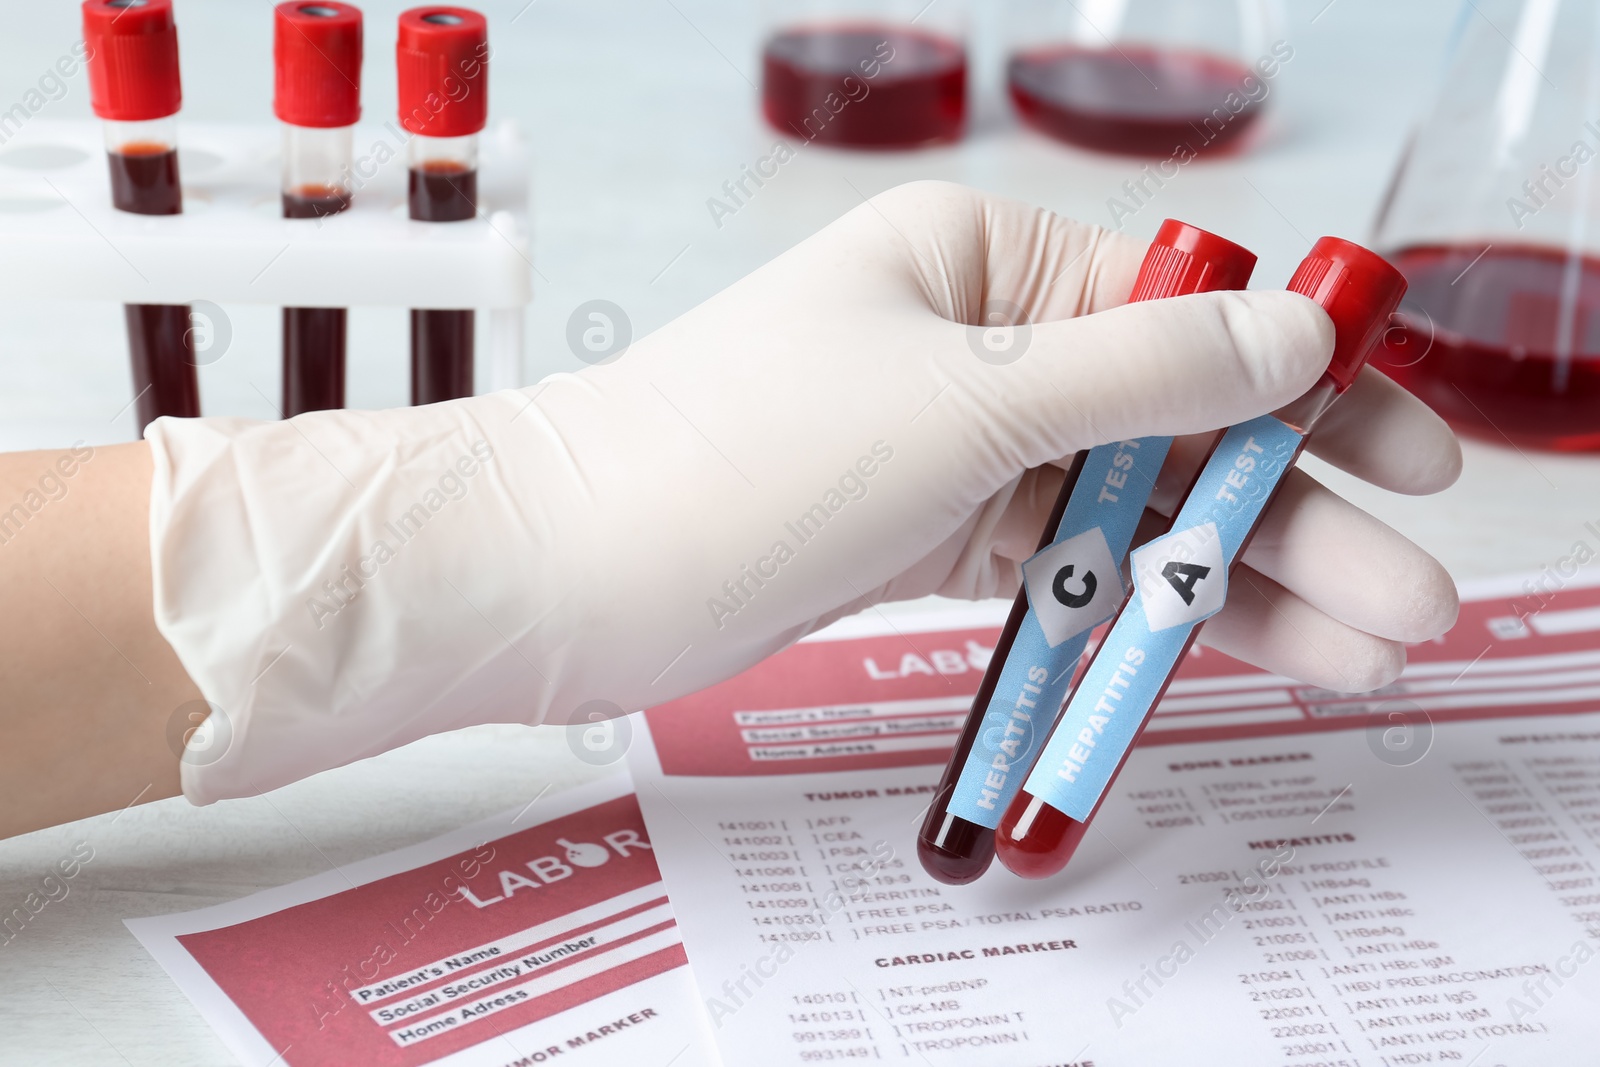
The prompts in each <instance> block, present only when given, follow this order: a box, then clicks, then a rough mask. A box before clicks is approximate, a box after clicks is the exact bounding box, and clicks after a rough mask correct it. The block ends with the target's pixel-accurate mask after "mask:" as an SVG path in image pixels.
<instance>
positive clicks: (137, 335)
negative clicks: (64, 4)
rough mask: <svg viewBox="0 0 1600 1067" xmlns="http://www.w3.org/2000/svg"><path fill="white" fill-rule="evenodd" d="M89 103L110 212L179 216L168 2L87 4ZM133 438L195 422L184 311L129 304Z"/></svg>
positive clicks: (196, 397) (179, 93)
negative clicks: (100, 129)
mask: <svg viewBox="0 0 1600 1067" xmlns="http://www.w3.org/2000/svg"><path fill="white" fill-rule="evenodd" d="M83 39H84V44H85V46H86V47H87V53H86V54H87V57H88V67H89V102H90V105H91V106H92V107H93V109H94V113H95V115H97V116H98V117H99V118H101V119H102V120H104V123H105V140H106V159H107V161H108V163H109V164H110V170H111V203H112V206H114V207H115V208H116V209H117V210H118V211H127V212H130V213H132V214H135V215H177V214H181V213H182V211H183V190H182V188H181V186H180V185H179V184H178V123H177V114H178V109H179V107H181V106H182V104H183V88H182V85H181V83H180V82H179V78H178V28H177V25H176V24H175V23H174V21H173V17H172V0H84V4H83ZM123 313H124V316H125V317H126V319H127V326H128V353H129V356H130V362H131V363H132V365H133V389H134V398H135V402H134V406H135V411H136V415H137V418H138V420H139V430H140V432H141V433H143V431H144V428H145V426H147V425H149V423H150V422H151V421H152V420H153V419H156V418H159V417H160V416H162V415H179V416H184V417H190V418H192V417H194V416H197V415H199V414H200V383H199V381H198V380H197V378H196V374H195V363H194V342H193V335H192V333H191V332H190V319H189V307H188V305H186V304H128V305H125V306H124V308H123Z"/></svg>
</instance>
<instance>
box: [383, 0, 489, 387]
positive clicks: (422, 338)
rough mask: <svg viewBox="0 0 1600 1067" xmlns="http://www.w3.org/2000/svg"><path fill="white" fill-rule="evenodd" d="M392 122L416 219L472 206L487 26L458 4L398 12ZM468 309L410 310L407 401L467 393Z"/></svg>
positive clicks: (443, 218)
mask: <svg viewBox="0 0 1600 1067" xmlns="http://www.w3.org/2000/svg"><path fill="white" fill-rule="evenodd" d="M395 56H396V62H397V66H398V69H399V80H400V122H401V125H403V126H404V127H405V128H406V130H407V131H409V132H410V133H412V134H413V135H414V136H413V137H412V138H411V141H410V142H409V145H408V148H407V152H408V163H409V165H410V175H409V196H408V200H409V204H410V211H411V217H412V218H413V219H415V220H417V221H419V222H461V221H463V220H466V219H470V218H473V217H475V216H476V215H477V212H478V133H479V131H481V130H482V129H483V127H484V123H485V122H486V121H487V120H488V115H489V24H488V22H487V21H486V20H485V19H484V17H483V16H482V15H480V14H478V13H477V12H476V11H471V10H468V9H467V8H464V7H416V8H412V9H411V10H409V11H406V12H403V13H402V14H401V15H400V38H399V41H398V42H397V43H396V45H395ZM473 332H474V331H473V311H472V309H471V308H446V309H412V312H411V402H412V403H413V404H432V403H435V402H437V401H440V400H454V399H456V398H457V397H463V396H471V395H472V372H473V342H474V336H473Z"/></svg>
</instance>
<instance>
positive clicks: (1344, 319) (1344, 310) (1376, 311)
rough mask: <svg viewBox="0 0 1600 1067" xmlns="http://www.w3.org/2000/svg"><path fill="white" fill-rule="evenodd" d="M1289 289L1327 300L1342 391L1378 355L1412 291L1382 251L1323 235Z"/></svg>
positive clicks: (1334, 372) (1331, 367) (1332, 373)
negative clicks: (1379, 344)
mask: <svg viewBox="0 0 1600 1067" xmlns="http://www.w3.org/2000/svg"><path fill="white" fill-rule="evenodd" d="M1289 291H1290V292H1291V293H1300V294H1301V295H1303V296H1308V297H1310V298H1311V299H1312V300H1315V301H1316V302H1317V303H1319V304H1321V305H1322V310H1324V311H1326V312H1327V313H1328V317H1329V318H1331V319H1332V320H1333V361H1332V362H1331V363H1329V364H1328V377H1330V378H1332V379H1333V380H1334V382H1335V384H1336V385H1337V386H1338V389H1339V392H1341V393H1342V392H1344V391H1345V390H1346V389H1348V388H1350V383H1351V382H1353V381H1355V380H1356V375H1357V374H1359V373H1360V372H1361V367H1362V365H1364V364H1365V363H1366V362H1367V357H1368V356H1369V355H1371V354H1372V349H1373V346H1374V345H1376V344H1377V341H1378V338H1379V336H1381V335H1382V333H1383V331H1384V329H1385V327H1386V326H1387V324H1388V322H1389V316H1391V315H1393V314H1394V311H1395V309H1396V308H1397V307H1399V306H1400V298H1401V297H1403V296H1405V295H1406V279H1405V275H1403V274H1401V273H1400V272H1399V271H1398V270H1396V269H1395V268H1394V267H1392V266H1390V265H1389V262H1388V261H1387V260H1385V259H1384V258H1383V257H1382V256H1380V255H1378V254H1377V253H1376V252H1370V251H1368V250H1367V249H1365V248H1362V247H1361V246H1360V245H1358V244H1354V243H1352V242H1350V241H1346V240H1343V239H1341V238H1338V237H1323V238H1321V239H1320V240H1318V241H1317V243H1316V244H1315V245H1313V246H1312V247H1311V254H1310V255H1308V256H1306V258H1305V259H1303V260H1301V261H1300V266H1299V268H1298V269H1297V270H1296V271H1295V272H1294V277H1293V278H1290V279H1289Z"/></svg>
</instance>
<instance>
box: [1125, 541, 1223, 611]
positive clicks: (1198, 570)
mask: <svg viewBox="0 0 1600 1067" xmlns="http://www.w3.org/2000/svg"><path fill="white" fill-rule="evenodd" d="M1129 560H1130V561H1131V562H1132V564H1133V584H1134V588H1136V589H1138V590H1139V600H1140V602H1141V604H1142V605H1143V607H1144V613H1145V618H1146V619H1147V620H1148V621H1149V623H1150V632H1151V633H1155V632H1157V631H1159V630H1166V629H1169V628H1170V627H1173V626H1182V625H1185V624H1189V625H1193V624H1195V623H1198V622H1202V621H1204V620H1205V619H1208V618H1210V617H1211V616H1212V615H1215V614H1216V613H1217V612H1218V611H1220V610H1221V609H1222V604H1223V601H1224V600H1225V599H1226V598H1227V593H1228V568H1227V564H1226V563H1225V562H1224V560H1223V558H1222V542H1221V540H1220V539H1219V538H1218V536H1217V526H1216V523H1212V522H1207V523H1202V524H1201V525H1199V526H1191V527H1190V528H1189V529H1187V530H1179V531H1176V532H1173V533H1170V534H1167V535H1166V536H1165V537H1160V538H1157V539H1156V540H1154V541H1151V542H1150V543H1149V544H1147V545H1145V546H1144V547H1143V548H1140V549H1138V550H1136V551H1135V552H1134V553H1133V555H1131V556H1130V557H1129Z"/></svg>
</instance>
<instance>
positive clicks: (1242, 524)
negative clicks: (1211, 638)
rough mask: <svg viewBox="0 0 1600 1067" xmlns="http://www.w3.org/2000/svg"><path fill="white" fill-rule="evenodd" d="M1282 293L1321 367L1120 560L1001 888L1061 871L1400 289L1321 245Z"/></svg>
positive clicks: (1223, 444) (1011, 821)
mask: <svg viewBox="0 0 1600 1067" xmlns="http://www.w3.org/2000/svg"><path fill="white" fill-rule="evenodd" d="M1289 290H1290V291H1291V292H1296V293H1301V294H1303V295H1305V296H1308V297H1310V298H1311V299H1313V300H1315V301H1316V302H1317V303H1318V304H1320V305H1322V308H1323V310H1325V311H1326V312H1327V313H1328V315H1329V317H1330V318H1332V319H1333V325H1334V350H1333V359H1332V362H1330V363H1329V365H1328V369H1327V371H1326V372H1324V374H1323V375H1322V377H1321V379H1319V380H1318V382H1317V384H1316V385H1314V386H1313V387H1312V388H1311V389H1310V391H1308V392H1307V393H1305V394H1304V395H1302V396H1301V397H1299V398H1298V399H1296V400H1294V401H1292V402H1290V403H1289V404H1287V405H1285V406H1284V407H1282V408H1279V409H1278V410H1277V411H1275V412H1273V413H1272V414H1271V415H1263V416H1261V417H1260V418H1257V419H1251V420H1250V421H1248V422H1242V423H1239V424H1238V425H1237V426H1234V427H1232V428H1230V429H1229V430H1228V431H1227V432H1226V433H1224V434H1223V435H1222V437H1221V438H1220V439H1219V440H1218V442H1217V444H1216V446H1215V447H1214V448H1213V449H1212V451H1211V454H1210V455H1209V456H1208V457H1207V458H1206V461H1205V463H1204V465H1203V466H1202V467H1201V470H1200V475H1199V477H1198V478H1197V479H1196V480H1195V483H1194V485H1193V486H1192V487H1191V488H1190V490H1189V492H1188V493H1187V494H1186V495H1185V497H1184V500H1183V503H1182V505H1180V507H1179V509H1178V513H1177V516H1176V517H1175V518H1174V519H1173V522H1172V529H1171V532H1169V533H1167V534H1166V535H1164V536H1162V537H1158V538H1156V539H1155V540H1154V541H1151V542H1150V543H1149V544H1147V545H1144V546H1143V547H1141V548H1139V549H1137V550H1136V551H1135V552H1134V553H1133V555H1132V556H1131V557H1130V559H1131V563H1132V569H1133V584H1134V593H1133V595H1131V596H1130V597H1129V598H1128V600H1127V601H1126V602H1125V603H1124V604H1123V606H1122V610H1121V611H1119V612H1118V613H1117V618H1116V621H1115V622H1113V623H1112V625H1111V630H1110V632H1109V633H1108V634H1107V635H1106V638H1105V640H1104V641H1102V642H1101V643H1100V647H1099V648H1098V649H1096V650H1095V654H1094V658H1093V659H1092V660H1091V661H1090V663H1089V666H1088V668H1087V669H1086V670H1085V671H1084V672H1083V674H1082V676H1081V677H1080V678H1079V679H1078V683H1077V686H1076V687H1075V688H1074V689H1073V692H1072V696H1071V698H1070V699H1069V700H1068V702H1067V706H1066V708H1065V710H1064V711H1063V712H1062V714H1061V717H1060V718H1059V719H1058V720H1057V722H1056V725H1055V728H1054V730H1052V731H1051V735H1050V738H1049V739H1048V740H1047V741H1046V742H1045V744H1044V749H1043V751H1042V752H1041V753H1040V754H1039V758H1038V761H1037V762H1036V763H1035V764H1034V766H1033V769H1032V770H1031V771H1030V772H1029V774H1028V777H1027V780H1026V781H1025V782H1024V783H1023V788H1022V791H1021V792H1019V793H1018V794H1017V796H1016V798H1015V799H1014V800H1013V801H1012V802H1011V806H1010V807H1009V808H1008V809H1007V810H1006V813H1005V817H1004V818H1003V819H1002V820H1001V822H1000V828H999V831H998V833H997V834H996V836H995V851H996V853H997V854H998V855H999V857H1000V862H1001V863H1002V864H1004V865H1005V867H1006V868H1007V869H1008V870H1010V871H1011V872H1012V873H1014V874H1018V875H1021V876H1023V877H1024V878H1044V877H1048V876H1049V875H1052V874H1055V873H1056V872H1057V871H1060V870H1061V869H1062V868H1063V867H1065V866H1066V864H1067V861H1068V860H1070V859H1071V858H1072V854H1073V852H1074V851H1075V850H1076V849H1077V847H1078V844H1079V842H1081V841H1082V840H1083V837H1084V835H1085V834H1086V833H1087V832H1088V827H1089V823H1090V821H1091V820H1092V819H1093V818H1094V815H1095V813H1096V812H1097V811H1098V810H1099V809H1100V805H1101V804H1102V803H1103V802H1104V800H1105V797H1106V794H1107V792H1108V791H1109V790H1110V787H1111V783H1112V782H1113V781H1115V780H1116V776H1117V772H1118V771H1120V770H1121V769H1122V765H1123V763H1125V762H1126V761H1127V758H1128V753H1129V752H1131V751H1132V749H1133V746H1134V745H1135V744H1137V743H1138V740H1139V735H1140V734H1141V733H1143V731H1144V728H1145V724H1146V723H1148V722H1149V721H1150V714H1151V712H1152V711H1153V710H1154V709H1155V706H1156V704H1157V703H1159V702H1160V700H1161V696H1162V694H1164V693H1165V692H1166V690H1167V686H1168V684H1169V683H1170V682H1171V681H1172V676H1173V675H1174V674H1176V673H1177V671H1178V667H1179V665H1180V664H1181V663H1182V662H1183V657H1184V656H1185V654H1187V652H1188V651H1189V646H1190V645H1191V644H1192V643H1193V642H1194V639H1195V635H1196V634H1197V633H1198V632H1199V629H1200V624H1201V623H1203V622H1204V621H1205V620H1206V619H1208V618H1210V617H1211V616H1212V615H1214V614H1216V613H1217V612H1218V611H1220V610H1222V606H1223V603H1224V601H1225V598H1226V595H1227V575H1228V574H1229V573H1230V572H1231V571H1232V570H1233V568H1234V567H1235V566H1236V565H1237V563H1238V561H1239V559H1240V557H1242V556H1243V554H1244V550H1245V547H1246V546H1247V545H1248V544H1249V543H1250V538H1251V537H1252V536H1253V535H1254V534H1255V531H1256V528H1257V526H1258V525H1259V524H1260V522H1261V517H1262V515H1264V514H1265V513H1266V510H1267V507H1268V505H1270V504H1271V502H1272V499H1273V497H1274V496H1275V495H1276V494H1277V492H1278V490H1279V489H1280V488H1281V487H1282V485H1283V482H1284V478H1285V476H1286V475H1287V474H1288V472H1289V470H1290V468H1292V467H1293V466H1294V463H1295V460H1296V459H1298V458H1299V456H1300V452H1301V450H1302V449H1304V448H1305V443H1306V438H1307V437H1308V436H1309V435H1310V433H1311V430H1312V427H1313V426H1314V425H1315V424H1316V421H1317V419H1318V418H1319V417H1320V416H1321V415H1322V413H1323V412H1324V411H1326V410H1327V409H1328V407H1329V406H1330V405H1331V404H1332V403H1333V402H1334V401H1335V400H1337V399H1338V397H1339V395H1340V394H1341V393H1343V392H1344V391H1345V389H1347V388H1349V386H1350V384H1351V383H1352V382H1354V381H1355V378H1356V375H1357V374H1358V373H1359V372H1360V370H1361V367H1362V365H1363V364H1364V363H1365V362H1366V360H1367V357H1368V355H1369V354H1370V353H1371V352H1372V349H1373V347H1374V346H1375V345H1376V343H1377V341H1378V339H1379V337H1380V336H1381V335H1382V333H1383V330H1384V328H1385V326H1386V325H1387V323H1388V320H1389V317H1390V315H1392V314H1393V313H1394V311H1395V309H1396V308H1397V307H1398V306H1399V304H1400V298H1401V297H1402V296H1404V295H1405V291H1406V282H1405V278H1404V276H1403V275H1401V274H1400V272H1399V271H1397V270H1395V269H1394V267H1392V266H1390V265H1389V264H1388V263H1387V262H1385V261H1384V260H1383V258H1382V257H1380V256H1378V255H1377V254H1375V253H1373V252H1369V251H1367V250H1366V249H1365V248H1362V247H1361V246H1360V245H1356V244H1352V243H1351V242H1349V241H1343V240H1340V239H1339V238H1336V237H1324V238H1322V239H1321V240H1319V241H1318V242H1317V243H1316V245H1315V246H1313V248H1312V250H1311V254H1310V255H1308V256H1307V257H1306V258H1305V259H1304V260H1303V261H1302V262H1301V264H1300V267H1299V269H1298V270H1296V271H1295V274H1294V277H1293V278H1292V279H1291V280H1290V282H1289Z"/></svg>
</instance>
